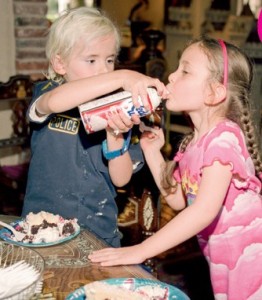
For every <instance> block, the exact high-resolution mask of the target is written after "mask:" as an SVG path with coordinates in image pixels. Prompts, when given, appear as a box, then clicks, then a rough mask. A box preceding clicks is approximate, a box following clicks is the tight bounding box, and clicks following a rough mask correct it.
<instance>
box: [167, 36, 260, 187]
mask: <svg viewBox="0 0 262 300" xmlns="http://www.w3.org/2000/svg"><path fill="white" fill-rule="evenodd" d="M192 44H198V45H199V47H200V48H201V49H202V50H203V51H204V53H205V54H206V55H207V57H208V58H209V70H210V74H211V77H212V79H215V80H218V81H219V82H223V76H224V67H223V63H224V58H223V54H222V51H221V45H220V44H219V42H218V41H217V40H215V39H212V38H209V37H201V38H199V39H195V40H193V41H191V42H190V43H189V44H188V45H187V46H186V48H187V47H189V46H190V45H192ZM225 45H226V49H227V55H228V82H227V91H228V92H227V101H228V106H227V110H226V111H225V117H226V118H227V119H229V120H232V121H233V122H235V123H237V124H238V125H239V127H240V128H241V129H242V131H243V133H244V136H245V140H246V145H247V149H248V151H249V154H250V156H251V158H252V160H253V163H254V166H255V170H256V176H257V177H259V178H260V179H261V173H262V162H261V154H260V151H259V138H258V131H257V130H256V129H255V127H254V124H253V121H252V117H253V116H252V101H251V86H252V80H253V64H252V62H251V60H250V59H249V58H248V56H247V55H246V54H245V53H244V52H243V51H242V50H241V49H239V48H238V47H236V46H234V45H233V44H230V43H225ZM193 136H194V134H193V132H192V133H190V134H188V135H187V136H185V137H184V138H183V139H182V141H181V144H180V147H179V151H181V152H184V151H185V149H186V147H187V145H188V144H189V142H190V141H191V140H192V138H193ZM175 166H176V162H175V161H172V162H167V165H166V167H165V170H164V171H163V178H162V186H163V188H164V189H165V190H166V191H167V192H169V191H170V190H171V189H174V188H176V184H174V183H173V180H172V177H173V172H174V168H175Z"/></svg>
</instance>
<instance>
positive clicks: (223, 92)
mask: <svg viewBox="0 0 262 300" xmlns="http://www.w3.org/2000/svg"><path fill="white" fill-rule="evenodd" d="M212 91H213V92H212V95H213V96H212V97H210V98H209V100H208V101H206V104H207V105H209V106H216V105H218V104H220V103H222V102H223V101H225V100H226V97H227V89H226V87H225V86H224V84H221V83H216V84H213V85H212Z"/></svg>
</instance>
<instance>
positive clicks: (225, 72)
mask: <svg viewBox="0 0 262 300" xmlns="http://www.w3.org/2000/svg"><path fill="white" fill-rule="evenodd" d="M218 42H219V44H220V46H221V48H222V53H223V59H224V78H223V84H224V86H225V87H226V86H227V79H228V56H227V47H226V44H225V42H224V41H223V40H221V39H219V40H218Z"/></svg>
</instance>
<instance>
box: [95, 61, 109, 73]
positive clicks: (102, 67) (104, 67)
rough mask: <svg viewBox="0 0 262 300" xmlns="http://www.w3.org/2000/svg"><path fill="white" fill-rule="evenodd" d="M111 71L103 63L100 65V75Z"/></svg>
mask: <svg viewBox="0 0 262 300" xmlns="http://www.w3.org/2000/svg"><path fill="white" fill-rule="evenodd" d="M109 71H110V70H109V67H108V65H107V64H106V63H101V64H100V65H99V69H98V73H99V74H102V73H108V72H109Z"/></svg>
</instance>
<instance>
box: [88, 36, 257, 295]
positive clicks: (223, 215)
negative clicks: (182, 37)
mask: <svg viewBox="0 0 262 300" xmlns="http://www.w3.org/2000/svg"><path fill="white" fill-rule="evenodd" d="M251 81H252V66H251V64H250V61H249V59H248V58H247V57H246V56H245V55H244V54H243V53H242V51H241V50H240V49H238V48H237V47H235V46H233V45H231V44H228V43H225V42H224V41H222V40H218V41H217V40H213V39H209V38H202V39H198V40H195V41H193V42H191V43H190V44H189V46H188V47H187V48H186V49H185V51H184V52H183V54H182V57H181V59H180V63H179V67H178V69H177V71H176V72H174V73H172V74H171V75H170V76H169V83H168V85H167V89H168V91H169V92H170V94H169V96H168V98H167V102H166V107H167V108H168V109H169V110H171V111H184V112H185V113H187V114H188V116H189V117H190V119H191V121H192V125H193V132H192V133H191V134H190V135H189V136H187V137H185V138H184V139H183V141H182V143H181V145H180V150H179V151H178V153H177V154H176V155H175V158H174V161H173V162H172V166H170V165H169V166H168V167H164V159H163V156H162V155H161V152H160V149H161V147H162V146H163V145H164V136H163V132H162V130H159V131H158V134H156V135H153V134H152V133H144V135H143V138H142V139H141V147H142V148H143V151H144V154H145V158H146V161H147V163H148V165H149V167H150V169H151V171H152V174H153V176H154V179H155V181H156V183H157V185H158V187H159V189H160V191H161V193H162V195H163V196H165V197H166V200H167V201H168V203H169V205H170V206H171V207H173V208H174V209H175V210H182V211H181V212H180V213H179V214H178V215H177V216H176V217H175V218H174V219H172V220H171V221H170V222H169V223H168V224H167V225H166V226H165V227H163V228H162V229H160V230H159V231H158V232H157V233H156V234H155V235H153V236H152V237H150V238H148V239H147V240H145V241H144V242H142V243H141V244H139V245H135V246H131V247H127V248H118V249H104V250H101V251H97V252H94V253H93V254H91V255H90V256H89V257H90V259H91V260H92V261H93V262H101V264H102V265H104V266H109V265H118V264H134V263H141V262H143V261H144V260H145V259H147V258H150V257H153V256H155V255H157V254H159V253H161V252H163V251H166V250H167V249H169V248H172V247H174V246H176V245H178V244H180V243H182V242H184V241H185V240H187V239H188V238H190V237H192V236H194V235H196V234H197V237H198V241H199V244H200V247H201V249H202V251H203V253H204V255H205V257H206V259H207V261H208V262H209V266H210V274H211V281H212V286H213V290H214V294H215V297H216V299H231V300H232V299H234V300H241V299H243V300H244V299H245V300H246V299H253V300H255V299H256V300H258V299H262V272H261V265H262V202H261V194H260V193H261V172H262V164H261V159H260V156H259V152H258V144H257V141H256V140H255V132H254V131H255V130H254V127H253V125H252V122H251V116H250V89H251ZM163 169H165V174H164V176H162V174H163V173H162V171H161V170H163ZM169 174H170V175H169Z"/></svg>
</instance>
